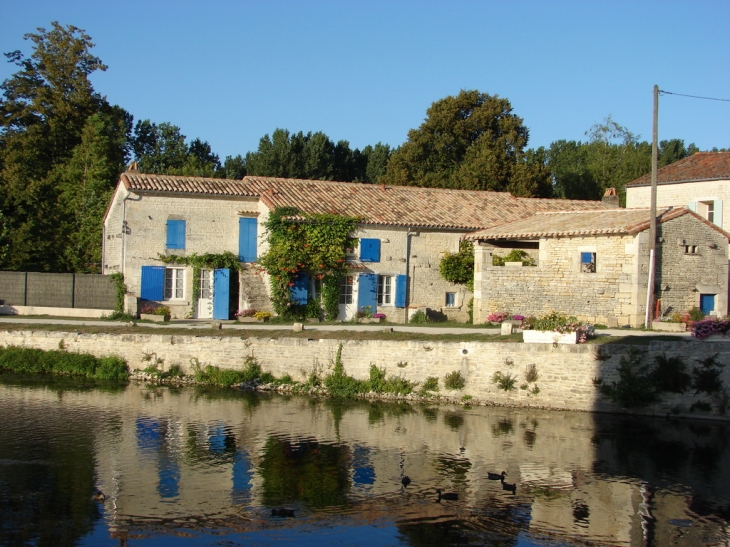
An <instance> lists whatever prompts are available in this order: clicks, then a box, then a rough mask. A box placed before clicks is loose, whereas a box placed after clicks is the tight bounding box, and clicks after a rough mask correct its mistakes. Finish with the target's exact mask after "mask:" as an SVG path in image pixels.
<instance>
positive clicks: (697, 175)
mask: <svg viewBox="0 0 730 547" xmlns="http://www.w3.org/2000/svg"><path fill="white" fill-rule="evenodd" d="M722 179H727V180H730V152H697V153H696V154H692V155H691V156H689V157H688V158H684V159H682V160H679V161H676V162H674V163H672V164H670V165H667V166H666V167H662V168H661V169H659V170H658V171H657V184H668V183H672V182H692V181H699V180H722ZM647 184H651V173H648V174H646V175H644V176H643V177H639V178H638V179H636V180H634V181H631V182H629V183H628V184H627V185H626V186H643V185H647Z"/></svg>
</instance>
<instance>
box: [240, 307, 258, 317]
mask: <svg viewBox="0 0 730 547" xmlns="http://www.w3.org/2000/svg"><path fill="white" fill-rule="evenodd" d="M254 315H256V310H255V309H254V308H249V309H247V310H238V311H237V312H236V317H253V316H254Z"/></svg>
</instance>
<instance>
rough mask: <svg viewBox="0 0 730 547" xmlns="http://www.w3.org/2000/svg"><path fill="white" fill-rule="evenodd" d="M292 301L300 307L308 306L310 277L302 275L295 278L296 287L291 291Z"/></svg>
mask: <svg viewBox="0 0 730 547" xmlns="http://www.w3.org/2000/svg"><path fill="white" fill-rule="evenodd" d="M290 295H291V299H292V300H293V301H294V302H295V303H296V304H299V305H300V306H306V305H307V298H308V296H309V276H308V275H307V274H305V273H300V274H298V275H297V276H296V277H295V278H294V285H293V286H292V288H291V290H290Z"/></svg>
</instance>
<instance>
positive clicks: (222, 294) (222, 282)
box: [213, 268, 231, 319]
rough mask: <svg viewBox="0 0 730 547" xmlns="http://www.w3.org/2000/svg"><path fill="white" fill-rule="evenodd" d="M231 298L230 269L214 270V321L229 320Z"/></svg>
mask: <svg viewBox="0 0 730 547" xmlns="http://www.w3.org/2000/svg"><path fill="white" fill-rule="evenodd" d="M230 297H231V272H230V270H229V269H228V268H220V269H219V270H213V319H228V311H229V307H230V304H229V299H230Z"/></svg>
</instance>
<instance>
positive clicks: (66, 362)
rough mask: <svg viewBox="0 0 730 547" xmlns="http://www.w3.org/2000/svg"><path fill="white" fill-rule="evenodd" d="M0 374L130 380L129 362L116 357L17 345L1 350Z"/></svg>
mask: <svg viewBox="0 0 730 547" xmlns="http://www.w3.org/2000/svg"><path fill="white" fill-rule="evenodd" d="M0 372H15V373H18V374H63V375H66V376H81V377H85V378H96V379H101V380H126V379H127V378H128V377H129V369H128V368H127V363H126V361H124V360H123V359H121V358H119V357H116V356H110V357H102V358H97V357H94V356H93V355H90V354H88V353H69V352H67V351H62V350H51V351H43V350H40V349H33V348H21V347H17V346H8V347H7V348H0Z"/></svg>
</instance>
